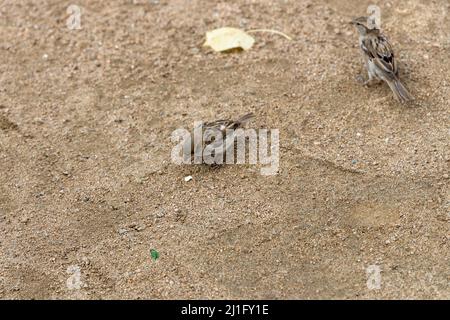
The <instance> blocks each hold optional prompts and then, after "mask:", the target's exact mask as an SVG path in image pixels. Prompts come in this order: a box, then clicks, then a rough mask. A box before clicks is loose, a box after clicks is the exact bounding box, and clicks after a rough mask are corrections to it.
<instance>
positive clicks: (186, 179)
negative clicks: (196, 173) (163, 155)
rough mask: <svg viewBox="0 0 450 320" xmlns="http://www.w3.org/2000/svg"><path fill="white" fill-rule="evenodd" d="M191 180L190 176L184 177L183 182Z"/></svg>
mask: <svg viewBox="0 0 450 320" xmlns="http://www.w3.org/2000/svg"><path fill="white" fill-rule="evenodd" d="M191 180H192V176H186V177H184V181H186V182H188V181H191Z"/></svg>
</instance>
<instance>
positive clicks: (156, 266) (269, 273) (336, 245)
mask: <svg viewBox="0 0 450 320" xmlns="http://www.w3.org/2000/svg"><path fill="white" fill-rule="evenodd" d="M370 3H371V2H369V1H359V0H358V1H357V0H353V1H343V0H342V1H338V0H317V1H293V0H285V1H282V0H278V1H268V0H265V1H263V0H261V1H244V0H234V1H207V0H201V1H200V0H191V1H185V0H170V1H169V0H160V1H147V0H136V1H132V0H126V1H125V0H120V1H83V0H80V1H76V3H72V2H68V1H59V0H54V1H45V0H41V1H37V0H36V1H30V0H22V1H8V0H1V1H0V161H1V166H0V231H1V234H2V235H1V238H0V297H1V298H4V299H16V298H39V299H40V298H44V299H54V298H57V299H59V298H71V299H72V298H80V299H94V298H102V299H109V298H120V299H129V298H133V299H134V298H144V299H168V298H171V299H180V298H226V299H228V298H268V299H284V298H295V299H297V298H301V299H316V298H319V299H322V298H332V299H338V298H350V299H367V298H376V299H379V298H389V299H390V298H396V299H397V298H426V299H444V298H447V299H449V298H450V250H449V241H450V232H449V221H450V220H449V219H450V216H449V212H450V192H449V183H450V180H449V164H450V163H449V161H450V148H449V120H450V112H449V110H450V109H449V97H450V83H449V75H450V51H449V49H450V18H449V16H450V15H449V11H450V5H449V3H448V1H445V0H437V1H426V0H409V1H401V2H400V1H398V2H397V1H395V2H394V1H390V2H388V1H375V4H377V5H379V6H380V8H381V10H382V26H383V29H384V30H385V32H386V33H387V34H388V35H389V37H390V39H391V41H392V43H393V46H394V49H395V50H396V52H397V57H398V59H399V61H400V68H401V77H402V79H403V80H404V82H405V84H406V86H407V87H408V88H409V89H410V91H411V92H412V93H413V95H414V96H415V97H416V101H415V103H414V104H412V105H408V106H406V105H401V104H399V103H397V102H396V101H395V100H394V99H393V97H392V94H391V93H390V91H389V88H388V87H387V86H386V85H379V86H374V87H372V88H365V87H362V86H361V85H360V84H359V83H358V82H357V81H356V77H357V76H358V75H359V74H364V76H366V75H365V73H364V68H363V64H362V60H361V56H360V53H359V51H358V47H357V35H356V32H355V30H353V29H352V26H350V25H348V24H347V22H348V21H349V20H350V18H351V17H354V16H360V15H363V14H365V12H366V8H367V6H368V5H369V4H370ZM70 4H77V5H79V6H81V7H82V16H81V25H82V29H81V30H69V29H68V28H67V27H66V19H67V18H68V14H67V13H66V9H67V7H68V6H69V5H70ZM223 26H234V27H238V28H242V29H244V30H248V29H258V28H269V29H276V30H280V31H283V32H285V33H286V34H288V35H290V36H292V37H293V40H292V41H288V40H286V39H284V38H283V37H280V36H279V35H272V34H268V33H255V34H253V35H254V37H255V38H256V43H255V45H254V47H253V48H252V49H250V50H249V51H246V52H232V53H228V54H218V53H214V52H213V51H212V50H211V49H209V48H205V47H203V46H202V44H203V42H204V37H205V32H206V31H208V30H212V29H215V28H218V27H223ZM247 112H254V113H255V115H256V119H255V120H254V121H253V122H251V125H250V126H252V127H254V128H269V129H270V128H272V129H274V128H276V129H279V130H280V144H281V146H280V152H281V159H280V170H279V174H277V175H275V176H262V175H261V174H260V171H259V167H260V166H253V165H232V166H226V167H222V168H212V169H210V168H207V167H202V166H200V167H199V166H177V165H174V164H173V163H172V162H171V160H170V154H171V149H172V147H173V146H174V144H173V143H172V142H171V140H170V135H171V133H172V131H173V130H175V129H177V128H183V127H184V128H192V125H193V122H194V121H198V120H214V119H217V118H223V117H236V116H240V115H242V114H244V113H247ZM187 175H191V176H192V177H193V180H192V181H189V182H185V181H184V177H185V176H187ZM151 249H156V250H157V251H158V252H159V254H160V257H159V259H157V260H156V261H153V260H152V259H151V256H150V250H151ZM370 266H376V267H372V268H377V267H379V268H380V270H381V288H380V289H375V290H370V289H369V288H368V286H367V281H368V280H369V281H370V279H372V278H371V277H372V276H374V274H372V273H370V272H369V274H367V268H369V267H370ZM369 270H370V269H369Z"/></svg>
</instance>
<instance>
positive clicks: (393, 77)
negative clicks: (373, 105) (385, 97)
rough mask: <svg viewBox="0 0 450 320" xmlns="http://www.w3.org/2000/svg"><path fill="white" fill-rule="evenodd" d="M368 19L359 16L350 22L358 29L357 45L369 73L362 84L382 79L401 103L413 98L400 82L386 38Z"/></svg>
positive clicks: (392, 52) (392, 53)
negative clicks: (369, 23)
mask: <svg viewBox="0 0 450 320" xmlns="http://www.w3.org/2000/svg"><path fill="white" fill-rule="evenodd" d="M368 19H369V18H368V17H359V18H356V19H353V21H351V22H350V23H351V24H353V25H354V26H355V27H356V29H358V32H359V46H360V48H361V51H362V54H363V56H364V61H365V63H366V68H367V72H368V74H369V79H368V80H367V81H366V82H365V83H364V85H369V84H370V83H372V82H373V80H377V81H380V80H383V81H384V82H386V83H387V84H388V85H389V88H391V90H392V92H393V93H394V96H395V98H396V99H397V100H398V101H400V102H401V103H403V102H407V101H410V100H413V99H414V98H413V96H412V95H411V94H410V93H409V92H408V90H407V89H406V88H405V86H404V85H403V84H402V83H401V82H400V79H399V76H398V65H397V62H396V60H395V55H394V51H393V49H392V46H391V44H390V43H389V40H388V38H387V37H386V36H385V35H384V34H383V33H382V32H381V30H380V29H378V28H377V27H376V26H374V27H372V28H369V27H368V22H369V21H368Z"/></svg>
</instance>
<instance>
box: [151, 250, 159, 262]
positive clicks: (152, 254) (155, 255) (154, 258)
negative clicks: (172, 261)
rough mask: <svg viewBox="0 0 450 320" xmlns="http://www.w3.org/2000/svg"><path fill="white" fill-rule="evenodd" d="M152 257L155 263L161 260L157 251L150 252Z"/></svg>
mask: <svg viewBox="0 0 450 320" xmlns="http://www.w3.org/2000/svg"><path fill="white" fill-rule="evenodd" d="M150 256H151V257H152V260H153V261H156V260H157V259H158V258H159V252H158V251H156V250H155V249H151V250H150Z"/></svg>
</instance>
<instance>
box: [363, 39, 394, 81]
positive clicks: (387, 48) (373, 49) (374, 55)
mask: <svg viewBox="0 0 450 320" xmlns="http://www.w3.org/2000/svg"><path fill="white" fill-rule="evenodd" d="M361 49H362V50H363V51H364V52H365V53H366V54H367V56H368V57H369V59H370V60H371V61H372V62H373V63H374V64H375V65H376V66H377V67H378V69H380V70H381V71H382V72H384V73H385V74H386V75H387V76H388V77H390V78H393V77H394V76H396V75H397V74H398V68H397V63H396V61H395V57H394V51H393V49H392V46H391V44H390V43H389V40H388V39H387V38H386V37H385V36H384V35H382V34H378V35H374V36H372V37H367V38H366V39H364V40H363V41H362V43H361Z"/></svg>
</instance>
